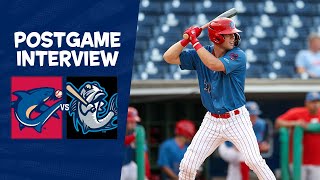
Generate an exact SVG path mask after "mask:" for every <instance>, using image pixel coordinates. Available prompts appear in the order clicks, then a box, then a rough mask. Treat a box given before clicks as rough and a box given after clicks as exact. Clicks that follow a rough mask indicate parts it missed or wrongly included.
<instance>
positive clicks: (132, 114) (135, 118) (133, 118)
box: [127, 107, 141, 122]
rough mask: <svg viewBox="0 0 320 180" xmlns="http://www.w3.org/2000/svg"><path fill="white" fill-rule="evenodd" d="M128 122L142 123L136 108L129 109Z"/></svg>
mask: <svg viewBox="0 0 320 180" xmlns="http://www.w3.org/2000/svg"><path fill="white" fill-rule="evenodd" d="M127 121H129V122H140V121H141V119H140V117H139V115H138V111H137V109H136V108H134V107H128V116H127Z"/></svg>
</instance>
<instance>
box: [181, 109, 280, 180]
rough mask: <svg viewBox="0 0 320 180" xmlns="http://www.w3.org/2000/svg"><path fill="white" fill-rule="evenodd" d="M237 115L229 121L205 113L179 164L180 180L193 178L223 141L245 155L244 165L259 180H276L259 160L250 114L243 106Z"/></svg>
mask: <svg viewBox="0 0 320 180" xmlns="http://www.w3.org/2000/svg"><path fill="white" fill-rule="evenodd" d="M239 110H240V114H239V115H232V116H231V117H230V118H228V119H221V118H215V117H212V116H211V114H210V113H209V112H207V113H206V115H205V117H204V119H203V122H202V124H201V126H200V128H199V130H198V132H197V133H196V135H195V136H194V138H193V140H192V142H191V144H190V146H189V147H188V149H187V152H186V153H185V155H184V157H183V159H182V161H181V163H180V172H179V179H180V180H193V179H195V176H196V172H197V169H198V168H199V167H200V166H201V164H202V163H203V162H204V160H205V159H206V158H207V157H208V156H209V155H211V154H212V153H213V152H214V151H215V149H216V148H217V147H218V146H219V145H220V144H222V143H223V142H224V141H226V140H228V141H231V142H232V143H233V144H234V145H235V146H236V147H237V149H239V151H240V152H241V153H242V154H243V155H244V158H245V162H246V164H247V165H248V166H249V167H250V169H252V170H253V171H254V172H255V173H256V174H257V176H258V178H259V179H260V180H262V179H263V180H275V179H276V178H275V176H274V174H273V173H272V171H271V170H270V168H269V167H268V165H267V164H266V162H265V160H264V159H263V158H262V157H261V155H260V151H259V146H258V143H257V139H256V136H255V134H254V131H253V128H252V123H251V121H250V117H249V113H248V111H247V109H246V108H245V107H244V106H243V107H241V108H239Z"/></svg>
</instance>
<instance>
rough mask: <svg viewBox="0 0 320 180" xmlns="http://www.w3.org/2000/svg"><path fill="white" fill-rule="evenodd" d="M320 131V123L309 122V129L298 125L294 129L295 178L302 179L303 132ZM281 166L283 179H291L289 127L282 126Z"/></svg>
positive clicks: (296, 179)
mask: <svg viewBox="0 0 320 180" xmlns="http://www.w3.org/2000/svg"><path fill="white" fill-rule="evenodd" d="M304 131H306V132H311V133H320V123H312V124H309V125H308V127H307V129H305V130H304V129H303V128H302V127H301V126H296V127H295V128H294V130H293V148H292V149H293V167H292V171H293V174H292V175H293V178H292V179H293V180H300V179H301V165H302V152H303V144H302V140H303V133H304ZM279 133H280V158H281V159H280V166H281V177H282V179H283V180H289V179H290V173H289V172H290V171H289V130H288V128H280V130H279Z"/></svg>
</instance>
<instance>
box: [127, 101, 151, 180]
mask: <svg viewBox="0 0 320 180" xmlns="http://www.w3.org/2000/svg"><path fill="white" fill-rule="evenodd" d="M140 121H141V118H140V117H139V115H138V111H137V109H136V108H134V107H129V108H128V116H127V127H126V137H125V141H124V144H125V156H124V161H123V165H122V169H121V180H137V178H138V167H137V164H136V163H135V161H134V160H135V139H136V136H135V129H136V127H137V126H138V125H137V123H138V122H140ZM145 172H146V177H150V175H151V174H150V164H149V160H148V154H147V152H146V153H145Z"/></svg>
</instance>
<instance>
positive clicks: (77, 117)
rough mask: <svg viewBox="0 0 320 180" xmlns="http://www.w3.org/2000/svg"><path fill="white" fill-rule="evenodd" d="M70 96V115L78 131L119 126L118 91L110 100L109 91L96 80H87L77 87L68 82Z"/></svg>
mask: <svg viewBox="0 0 320 180" xmlns="http://www.w3.org/2000/svg"><path fill="white" fill-rule="evenodd" d="M66 89H67V91H68V93H67V94H68V96H70V97H71V98H72V100H71V103H70V111H69V115H70V116H72V119H73V126H74V128H75V130H76V131H77V132H79V131H80V128H81V132H82V133H83V134H87V133H89V132H105V131H108V130H112V129H115V128H117V124H116V123H115V121H116V120H117V117H118V104H117V100H118V93H115V94H113V95H112V96H111V97H110V99H109V102H107V101H106V98H107V97H108V93H107V92H106V90H105V89H104V88H103V87H101V86H100V84H99V83H98V82H96V81H93V82H85V83H84V84H82V85H81V87H80V88H79V89H77V88H76V87H75V86H74V85H73V84H72V83H69V82H68V83H67V87H66Z"/></svg>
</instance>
